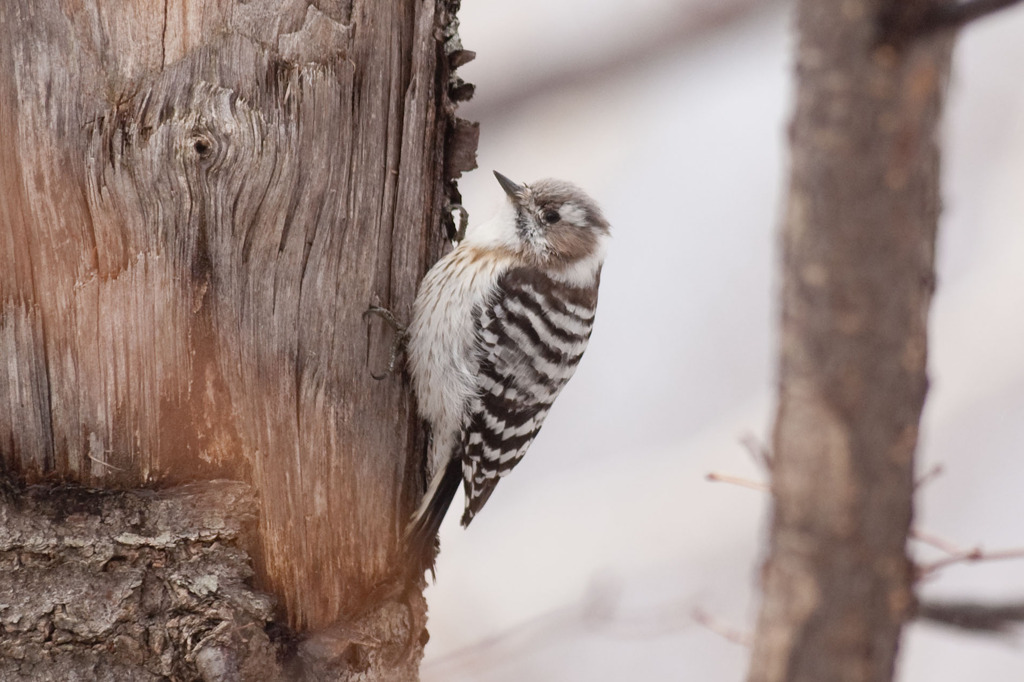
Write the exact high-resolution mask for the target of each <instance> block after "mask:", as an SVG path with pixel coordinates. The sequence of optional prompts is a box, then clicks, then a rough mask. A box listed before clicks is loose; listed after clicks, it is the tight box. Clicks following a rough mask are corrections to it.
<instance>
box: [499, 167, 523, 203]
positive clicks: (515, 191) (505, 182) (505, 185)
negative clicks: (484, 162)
mask: <svg viewBox="0 0 1024 682" xmlns="http://www.w3.org/2000/svg"><path fill="white" fill-rule="evenodd" d="M494 177H496V178H498V184H499V185H501V188H502V189H503V190H505V194H507V195H508V198H509V199H511V200H512V201H513V203H518V202H519V201H521V200H522V198H523V193H524V191H525V190H526V188H525V187H523V186H522V185H517V184H516V183H514V182H512V181H511V180H509V179H508V178H506V177H505V176H504V175H502V174H501V173H499V172H498V171H494Z"/></svg>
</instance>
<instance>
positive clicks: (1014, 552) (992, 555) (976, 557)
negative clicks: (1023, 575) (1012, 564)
mask: <svg viewBox="0 0 1024 682" xmlns="http://www.w3.org/2000/svg"><path fill="white" fill-rule="evenodd" d="M1005 559H1024V548H1017V549H1004V550H999V551H995V552H987V551H985V550H983V549H982V548H981V547H974V548H971V549H968V550H964V551H962V552H959V553H958V554H953V555H951V556H948V557H946V558H945V559H939V560H938V561H934V562H932V563H930V564H922V565H920V566H918V567H917V572H918V576H919V577H921V578H924V577H926V576H929V575H931V574H932V573H935V572H936V571H939V570H941V569H943V568H945V567H947V566H952V565H954V564H959V563H968V562H976V561H1003V560H1005Z"/></svg>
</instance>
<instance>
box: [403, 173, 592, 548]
mask: <svg viewBox="0 0 1024 682" xmlns="http://www.w3.org/2000/svg"><path fill="white" fill-rule="evenodd" d="M495 175H496V176H497V178H498V181H499V183H501V186H502V188H503V189H504V190H505V192H506V194H507V195H508V198H509V201H508V203H507V204H506V205H505V206H504V207H503V209H502V210H501V211H500V212H499V214H498V215H497V216H496V217H495V218H494V219H492V220H491V221H489V222H487V223H484V224H482V225H479V226H478V227H476V228H475V229H471V230H470V231H469V232H468V233H467V235H466V238H465V239H464V240H463V241H462V242H461V243H460V244H459V245H458V246H457V247H456V248H455V250H453V251H452V252H451V253H450V254H448V255H447V256H445V257H444V258H442V259H441V260H440V261H438V262H437V264H435V266H434V267H433V268H431V270H430V271H429V272H428V273H427V275H426V277H425V278H424V280H423V283H422V284H421V285H420V291H419V293H418V295H417V297H416V302H415V305H414V311H413V320H412V324H411V325H410V326H409V330H408V333H409V341H408V347H407V353H408V358H409V369H410V374H411V376H412V380H413V388H414V390H415V392H416V399H417V404H418V407H419V411H420V414H421V416H422V417H423V418H424V419H425V420H426V422H427V424H428V426H429V428H430V434H431V444H430V451H429V454H428V462H427V470H428V471H427V473H428V479H429V481H430V483H429V487H428V489H427V492H426V495H425V496H424V499H423V502H422V504H421V505H420V507H419V509H418V510H417V511H416V513H415V514H414V516H413V518H412V521H411V522H410V525H409V528H408V530H407V536H406V542H407V545H408V546H409V549H410V551H411V552H412V553H413V554H414V555H416V556H418V557H421V558H423V560H424V561H425V563H426V564H427V565H429V564H430V561H431V560H432V557H433V548H434V539H435V537H436V535H437V530H438V528H439V527H440V525H441V520H442V518H443V517H444V515H445V512H446V511H447V510H448V507H449V506H450V504H451V502H452V499H453V498H454V496H455V493H456V491H457V490H458V486H459V483H460V482H461V483H462V484H463V486H464V488H465V491H466V508H465V513H464V514H463V517H462V525H464V526H467V525H469V523H470V521H472V519H473V517H474V516H475V515H476V514H477V513H478V512H479V511H480V509H481V508H482V507H483V506H484V504H485V503H486V502H487V500H488V499H489V498H490V496H491V494H492V493H493V491H494V488H495V486H496V485H497V483H498V480H499V479H500V478H501V477H502V476H504V475H506V474H507V473H508V472H509V471H511V470H512V468H513V467H515V465H516V464H518V463H519V461H520V460H521V459H522V457H523V455H524V454H525V453H526V450H527V449H528V448H529V447H530V444H531V443H532V442H533V439H534V438H535V437H536V435H537V433H538V431H539V430H540V428H541V426H542V424H543V423H544V419H545V418H546V417H547V414H548V410H549V409H550V408H551V405H552V403H553V402H554V400H555V398H556V397H558V394H559V392H560V391H561V390H562V388H563V387H564V386H565V384H566V382H567V381H568V380H569V379H570V377H572V375H573V372H575V370H576V366H577V364H578V363H579V361H580V358H581V357H582V355H583V352H584V350H586V347H587V342H588V340H589V338H590V333H591V329H592V327H593V322H594V312H595V309H596V306H597V289H598V284H599V282H600V276H601V266H602V264H603V262H604V254H605V246H606V242H607V239H608V236H609V231H608V223H607V222H606V221H605V219H604V216H603V215H602V214H601V211H600V209H598V207H597V205H596V204H595V203H594V201H593V200H592V199H590V197H588V196H587V195H586V193H584V192H583V190H581V189H579V188H578V187H576V186H575V185H572V184H570V183H567V182H562V181H558V180H541V181H539V182H537V183H534V184H532V185H517V184H515V183H513V182H512V181H511V180H509V179H508V178H506V177H504V176H502V175H500V174H498V173H495Z"/></svg>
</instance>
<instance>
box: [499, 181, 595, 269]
mask: <svg viewBox="0 0 1024 682" xmlns="http://www.w3.org/2000/svg"><path fill="white" fill-rule="evenodd" d="M494 176H495V177H496V178H497V179H498V184H500V185H501V188H502V189H503V190H505V194H506V195H508V202H509V207H510V208H511V213H509V212H508V211H506V212H505V218H506V221H507V220H508V219H509V218H511V220H512V222H513V226H512V227H513V231H511V234H509V235H508V237H510V238H511V239H510V241H512V242H513V243H514V245H515V247H516V250H518V251H519V252H520V254H521V255H522V256H523V257H525V258H528V259H530V260H535V261H537V262H538V264H539V265H544V266H546V267H549V268H558V267H559V266H563V267H570V266H573V265H575V264H577V263H579V262H581V261H585V260H594V259H597V260H598V261H600V260H603V257H604V242H605V240H606V239H607V237H608V235H609V229H608V221H607V220H605V217H604V215H603V214H602V213H601V209H600V208H598V206H597V203H596V202H595V201H594V200H593V199H591V198H590V197H589V196H588V195H587V193H586V192H584V191H583V190H582V189H580V188H579V187H577V186H576V185H574V184H572V183H569V182H565V181H563V180H551V179H547V180H538V181H537V182H535V183H533V184H530V185H525V184H524V185H519V184H516V183H515V182H513V181H512V180H510V179H509V178H507V177H505V176H504V175H502V174H501V173H498V172H497V171H495V172H494Z"/></svg>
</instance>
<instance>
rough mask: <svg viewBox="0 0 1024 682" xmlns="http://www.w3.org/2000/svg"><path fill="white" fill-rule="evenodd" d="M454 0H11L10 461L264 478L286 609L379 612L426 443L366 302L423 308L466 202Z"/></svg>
mask: <svg viewBox="0 0 1024 682" xmlns="http://www.w3.org/2000/svg"><path fill="white" fill-rule="evenodd" d="M456 9H457V3H455V4H452V3H445V2H444V1H443V0H439V1H438V2H437V3H433V2H419V1H416V0H395V1H394V2H369V1H368V0H362V1H361V0H351V1H349V2H345V1H342V0H337V1H326V0H325V1H321V2H306V1H305V0H287V1H285V2H279V1H278V0H253V1H251V2H242V1H240V0H237V1H236V0H165V1H164V0H148V2H112V3H111V2H99V1H98V0H10V1H8V2H4V3H2V4H0V38H2V39H0V144H2V148H3V149H4V153H3V154H2V155H0V358H2V359H3V360H2V361H0V456H2V462H3V466H4V469H5V472H6V475H7V476H8V477H11V478H17V479H20V480H23V481H27V482H33V481H39V480H44V479H46V480H71V481H76V482H80V483H83V484H86V485H89V486H94V487H103V488H108V487H135V486H152V487H163V486H166V485H170V484H176V483H183V482H188V481H194V480H199V479H208V478H225V477H226V478H235V479H240V480H244V481H248V482H251V483H252V484H253V486H254V487H255V489H256V490H257V491H258V494H259V509H260V511H259V532H258V536H259V545H258V547H256V548H255V549H254V556H255V558H256V563H257V566H256V568H257V577H258V581H259V584H260V585H261V586H263V587H265V588H266V589H268V590H269V591H270V592H272V593H273V594H275V595H276V596H277V597H278V598H279V600H280V604H279V607H280V610H281V613H282V614H283V615H285V616H286V617H287V619H288V621H289V622H290V623H291V624H292V625H293V626H294V627H297V628H300V629H308V628H322V627H326V626H328V625H330V624H332V623H335V622H336V621H338V620H339V619H340V618H344V617H345V616H346V614H350V613H353V612H354V611H356V610H357V609H358V608H359V606H360V603H361V600H363V599H364V598H365V596H366V595H367V594H368V592H369V591H370V590H372V588H373V587H374V586H375V585H376V584H377V583H378V582H379V581H381V580H383V579H385V578H386V577H387V576H388V575H389V574H390V572H391V571H393V570H394V563H395V561H396V557H395V556H394V554H395V545H396V537H397V534H398V532H399V529H400V527H401V526H402V524H403V523H404V520H405V519H406V518H408V515H409V513H410V512H411V510H412V508H413V504H414V500H415V499H416V497H417V495H418V494H419V492H418V491H419V489H420V487H421V486H422V481H421V480H420V476H421V473H420V461H421V460H420V458H421V456H422V445H423V444H422V437H421V430H420V427H419V423H418V420H417V419H416V417H415V415H414V410H413V404H412V401H411V397H410V394H409V391H408V386H407V385H405V383H404V382H403V381H401V380H400V379H396V380H391V381H386V382H379V383H378V382H375V381H373V380H372V379H371V377H370V371H369V370H370V369H371V368H378V369H379V368H380V367H381V366H382V365H383V363H385V362H386V358H387V351H388V348H387V344H388V342H389V339H388V338H386V337H385V336H383V333H382V332H381V331H374V332H373V333H372V334H371V333H369V332H368V331H367V327H366V325H365V324H364V322H363V321H362V319H361V317H360V315H361V313H362V312H363V310H364V309H365V308H366V306H367V305H368V304H370V303H371V302H374V303H379V304H382V305H386V306H389V307H391V308H392V309H393V310H395V312H396V314H398V315H399V317H407V316H408V313H409V310H410V306H411V303H412V299H413V296H414V293H415V289H416V285H417V282H418V281H419V279H420V277H421V276H422V274H423V273H424V272H425V271H426V269H427V267H428V266H429V265H430V264H431V263H432V262H433V261H434V260H435V259H436V257H437V256H438V255H439V253H440V250H441V244H442V241H443V240H442V235H443V231H442V229H441V223H442V213H443V211H444V209H445V206H446V202H447V201H448V200H449V199H454V200H457V199H458V196H457V191H456V190H455V188H454V185H453V184H451V183H450V182H449V181H448V179H447V178H444V177H442V171H443V169H444V167H445V144H444V140H445V137H446V134H447V131H448V130H449V128H451V127H453V125H454V114H453V112H454V105H453V104H452V103H451V102H450V101H449V100H448V96H447V92H448V87H449V83H450V79H451V75H450V73H449V69H448V66H447V62H446V50H447V51H451V50H453V49H455V47H454V46H452V45H448V44H447V43H446V42H445V41H447V42H448V43H451V42H452V36H453V29H452V27H451V23H452V19H453V13H454V11H455V10H456ZM456 42H457V41H456ZM471 142H472V141H471ZM460 149H462V150H465V145H464V144H463V145H462V147H460ZM471 163H472V155H471V154H470V155H466V154H463V155H462V157H461V158H460V160H459V162H458V163H456V164H451V163H449V164H448V165H449V168H448V169H447V171H448V175H449V176H451V177H457V176H458V174H459V173H460V172H461V171H462V170H465V168H466V166H468V165H471Z"/></svg>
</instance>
